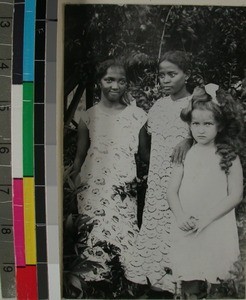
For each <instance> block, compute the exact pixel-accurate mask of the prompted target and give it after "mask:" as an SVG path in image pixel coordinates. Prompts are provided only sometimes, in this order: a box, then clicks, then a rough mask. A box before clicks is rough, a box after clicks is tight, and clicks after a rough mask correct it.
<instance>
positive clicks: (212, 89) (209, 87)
mask: <svg viewBox="0 0 246 300" xmlns="http://www.w3.org/2000/svg"><path fill="white" fill-rule="evenodd" d="M204 88H205V91H206V93H207V94H209V95H210V96H211V97H212V101H213V102H214V103H216V104H217V105H219V106H220V104H219V102H218V100H217V98H216V91H218V89H219V86H218V85H217V84H214V83H208V84H206V85H205V87H204Z"/></svg>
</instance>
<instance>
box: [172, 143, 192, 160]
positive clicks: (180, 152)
mask: <svg viewBox="0 0 246 300" xmlns="http://www.w3.org/2000/svg"><path fill="white" fill-rule="evenodd" d="M192 143H193V139H192V138H187V139H184V140H183V141H181V142H180V143H178V145H177V146H175V147H174V149H173V153H172V155H171V162H172V163H177V164H181V163H182V162H183V160H184V159H185V156H186V154H187V152H188V151H189V150H190V147H191V146H192Z"/></svg>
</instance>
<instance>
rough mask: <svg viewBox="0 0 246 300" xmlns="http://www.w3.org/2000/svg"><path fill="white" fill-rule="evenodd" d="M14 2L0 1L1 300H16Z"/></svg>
mask: <svg viewBox="0 0 246 300" xmlns="http://www.w3.org/2000/svg"><path fill="white" fill-rule="evenodd" d="M12 30H13V0H4V1H0V83H1V93H0V268H1V270H0V274H1V276H0V277H1V286H2V289H1V294H2V295H1V298H12V297H15V264H14V242H13V239H14V237H13V216H12V180H11V75H12Z"/></svg>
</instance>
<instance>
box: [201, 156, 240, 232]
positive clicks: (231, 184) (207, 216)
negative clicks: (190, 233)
mask: <svg viewBox="0 0 246 300" xmlns="http://www.w3.org/2000/svg"><path fill="white" fill-rule="evenodd" d="M242 197H243V170H242V166H241V163H240V160H239V158H238V157H237V158H236V159H235V160H234V161H233V164H232V166H231V167H230V173H229V175H228V196H227V197H225V198H223V199H221V201H219V202H218V203H216V205H214V206H213V207H210V208H209V209H208V210H206V211H205V212H204V214H203V215H201V216H199V222H198V233H199V232H200V231H202V230H203V229H204V228H205V227H207V226H208V225H209V224H210V223H212V222H213V221H215V220H217V219H219V218H221V217H223V216H224V215H226V214H227V213H228V212H230V211H231V210H232V209H234V208H235V207H236V206H237V205H238V204H239V203H240V202H241V201H242Z"/></svg>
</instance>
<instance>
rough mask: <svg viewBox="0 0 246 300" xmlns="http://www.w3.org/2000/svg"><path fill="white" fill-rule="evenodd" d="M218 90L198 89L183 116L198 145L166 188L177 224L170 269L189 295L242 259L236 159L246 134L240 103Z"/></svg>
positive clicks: (240, 185) (240, 190)
mask: <svg viewBox="0 0 246 300" xmlns="http://www.w3.org/2000/svg"><path fill="white" fill-rule="evenodd" d="M217 88H218V86H216V85H214V84H209V85H207V86H205V88H195V90H194V93H193V97H192V99H191V101H190V103H189V105H188V107H187V108H184V109H183V110H182V111H181V119H182V120H183V121H185V122H187V123H188V125H189V127H190V131H191V134H192V136H193V139H194V145H193V146H192V147H191V149H190V150H189V151H188V153H187V155H186V158H185V160H184V163H183V164H177V165H175V166H174V167H173V170H172V176H171V179H170V182H169V187H168V202H169V205H170V208H171V210H172V212H173V214H174V216H175V219H176V222H174V223H173V224H172V227H171V235H172V237H173V244H172V247H171V251H170V253H171V262H172V267H173V268H172V270H173V275H174V278H175V280H176V281H177V282H182V286H183V287H184V292H187V293H188V289H189V287H190V286H192V285H193V287H194V283H198V282H200V283H202V282H204V281H206V282H208V283H210V284H218V283H219V282H218V280H217V279H218V278H219V279H222V280H223V279H226V278H227V276H228V275H229V270H230V268H231V267H232V266H233V263H234V262H235V261H237V260H238V257H239V254H240V252H239V241H238V232H237V226H236V219H235V207H236V206H237V205H238V204H239V203H240V202H241V200H242V193H243V172H242V166H241V163H240V159H239V156H238V154H239V153H240V147H241V144H240V135H241V133H242V130H243V129H242V122H241V118H240V110H239V108H238V105H237V103H236V101H235V100H234V99H233V98H232V97H231V96H230V95H229V94H227V93H225V92H224V91H222V90H217ZM216 90H217V91H216ZM189 284H190V285H189ZM197 292H198V291H197ZM193 293H194V294H195V292H194V288H193ZM188 298H189V295H188Z"/></svg>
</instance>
